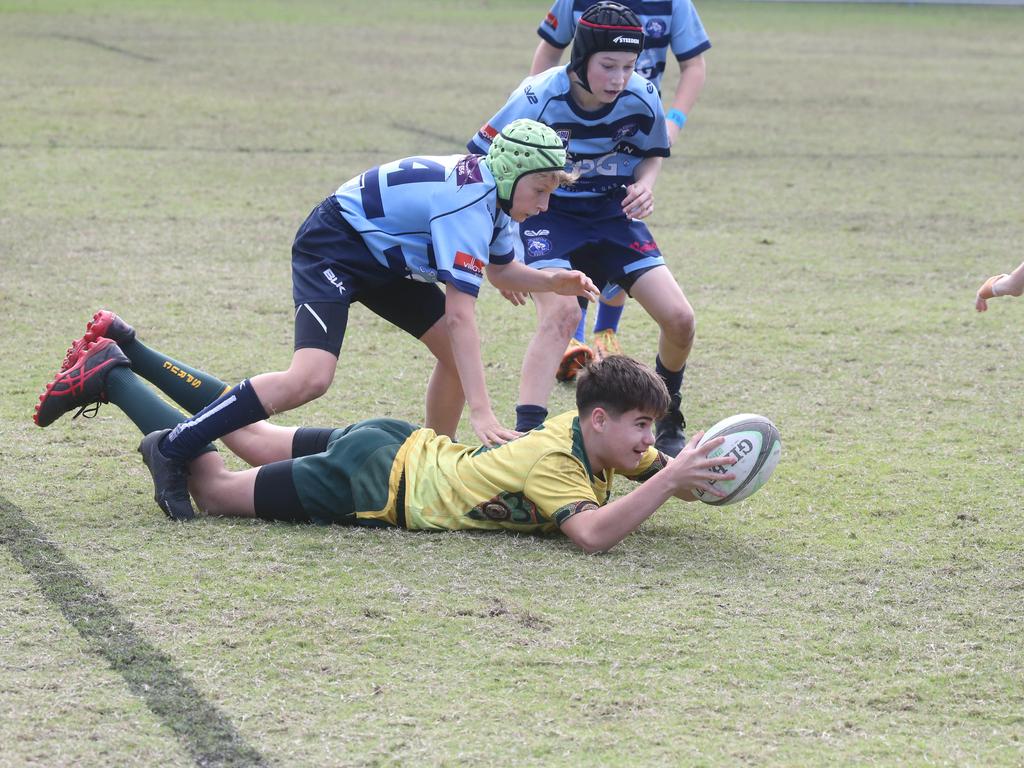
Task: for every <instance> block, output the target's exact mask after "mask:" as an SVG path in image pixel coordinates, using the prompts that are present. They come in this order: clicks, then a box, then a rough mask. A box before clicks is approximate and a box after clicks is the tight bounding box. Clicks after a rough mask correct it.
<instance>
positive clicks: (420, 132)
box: [391, 121, 468, 154]
mask: <svg viewBox="0 0 1024 768" xmlns="http://www.w3.org/2000/svg"><path fill="white" fill-rule="evenodd" d="M391 127H392V128H394V129H395V130H397V131H401V132H402V133H411V134H412V135H413V136H423V137H425V138H428V139H435V140H436V141H443V142H444V143H445V144H454V145H455V146H457V147H465V146H466V141H465V140H464V139H459V138H456V137H454V136H449V135H446V134H444V133H436V132H434V131H431V130H428V129H426V128H417V127H416V126H413V125H409V124H408V123H398V122H394V121H392V123H391ZM464 138H468V137H464ZM453 154H455V153H453Z"/></svg>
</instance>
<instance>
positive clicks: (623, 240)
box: [519, 190, 665, 291]
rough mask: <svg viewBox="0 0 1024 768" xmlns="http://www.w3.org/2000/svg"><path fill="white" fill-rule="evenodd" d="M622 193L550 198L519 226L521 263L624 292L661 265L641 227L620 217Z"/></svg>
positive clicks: (651, 240)
mask: <svg viewBox="0 0 1024 768" xmlns="http://www.w3.org/2000/svg"><path fill="white" fill-rule="evenodd" d="M625 194H626V193H625V190H622V191H621V192H618V193H616V194H614V195H608V196H604V197H600V198H580V199H576V198H565V197H558V196H556V195H552V196H551V203H550V207H549V208H548V210H547V211H545V212H544V213H540V214H538V215H536V216H531V217H530V218H528V219H527V220H526V221H524V222H523V223H522V224H520V225H519V236H520V238H521V239H522V242H523V257H524V258H523V260H524V261H525V263H526V265H527V266H530V267H534V268H535V269H545V268H551V267H554V268H559V269H578V270H580V271H581V272H584V273H585V274H586V275H587V277H589V278H590V279H591V280H593V281H594V283H595V284H597V285H599V286H604V285H606V284H608V283H615V284H617V285H620V286H622V287H623V288H624V289H625V290H626V291H629V289H630V288H631V287H632V285H633V283H634V282H636V279H637V278H638V277H640V275H642V274H643V273H644V272H647V271H649V270H651V269H653V268H654V267H658V266H661V265H662V264H664V263H665V259H664V258H663V257H662V255H661V251H660V250H659V249H658V244H657V243H656V242H655V241H654V236H653V235H652V234H651V231H650V230H649V229H648V228H647V225H646V224H644V223H643V222H642V221H638V220H636V219H631V218H629V217H628V216H626V215H625V214H624V213H623V212H622V199H623V198H624V197H625Z"/></svg>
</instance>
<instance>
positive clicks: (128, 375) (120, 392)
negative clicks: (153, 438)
mask: <svg viewBox="0 0 1024 768" xmlns="http://www.w3.org/2000/svg"><path fill="white" fill-rule="evenodd" d="M106 392H107V399H108V400H109V401H110V402H112V403H113V404H114V405H116V406H117V407H118V408H120V409H121V410H122V411H124V412H125V415H126V416H128V418H129V419H131V420H132V423H134V424H135V426H136V427H138V428H139V431H140V432H142V434H144V435H148V434H149V433H150V432H156V431H157V430H158V429H172V428H174V427H176V426H177V425H178V424H180V423H181V422H183V421H185V419H187V418H188V417H187V416H186V415H185V414H183V413H182V412H181V411H179V410H178V409H177V408H174V407H172V406H170V405H168V404H167V403H165V402H164V401H163V400H161V399H160V396H159V395H158V394H157V393H156V392H154V391H153V390H152V389H150V388H149V387H147V386H146V383H145V382H144V381H143V380H142V379H140V378H139V377H138V376H136V375H135V374H134V373H133V372H132V369H131V368H129V367H128V366H126V365H118V366H116V367H114V368H111V369H110V371H109V372H108V373H107V380H106ZM204 450H205V451H213V450H216V449H215V448H214V447H213V446H212V445H207V446H206V448H205V449H204Z"/></svg>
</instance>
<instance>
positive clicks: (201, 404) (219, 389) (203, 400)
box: [121, 339, 228, 423]
mask: <svg viewBox="0 0 1024 768" xmlns="http://www.w3.org/2000/svg"><path fill="white" fill-rule="evenodd" d="M121 350H122V351H123V352H124V353H125V354H126V355H128V359H129V360H131V361H132V370H133V371H135V373H137V374H138V375H139V376H141V377H142V378H144V379H146V381H149V382H151V383H152V384H153V385H154V386H155V387H156V388H157V389H159V390H160V391H161V392H163V393H164V394H165V395H167V396H168V397H169V398H171V400H173V401H174V402H176V403H177V404H178V405H180V406H181V407H182V408H184V409H185V410H186V411H188V412H189V413H198V412H199V411H201V410H203V408H205V407H206V406H208V405H209V404H210V403H212V402H213V401H214V400H216V399H217V398H218V397H220V396H221V395H222V394H224V390H226V389H227V388H228V385H227V384H225V383H224V382H223V381H221V380H220V379H218V378H217V377H216V376H211V375H210V374H209V373H206V371H200V370H198V369H196V368H192V367H191V366H188V365H185V364H184V363H182V362H180V361H178V360H175V359H174V358H171V357H168V356H167V355H165V354H163V353H162V352H158V351H156V350H155V349H150V348H149V347H147V346H146V345H145V344H143V343H142V342H141V341H139V340H138V339H136V340H135V341H133V342H130V343H128V344H125V345H124V346H122V347H121ZM183 420H184V419H182V421H183ZM175 423H177V422H175Z"/></svg>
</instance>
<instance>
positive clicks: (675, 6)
mask: <svg viewBox="0 0 1024 768" xmlns="http://www.w3.org/2000/svg"><path fill="white" fill-rule="evenodd" d="M594 2H595V0H555V3H554V5H552V6H551V10H550V11H549V12H548V15H547V17H545V19H544V21H542V22H541V25H540V27H539V28H538V29H537V34H538V35H540V36H541V37H542V38H543V39H544V40H545V41H547V42H548V43H550V44H551V45H553V46H555V47H556V48H565V47H566V46H567V45H569V44H570V43H571V42H572V36H573V34H574V33H575V31H576V24H578V23H579V20H580V16H582V15H583V12H584V11H585V10H587V8H589V7H590V6H591V5H593V4H594ZM619 2H621V3H622V4H623V5H625V6H628V7H629V8H630V9H631V10H632V11H633V12H634V13H635V14H636V15H637V16H639V17H640V23H641V25H643V28H644V49H643V51H641V53H640V55H639V56H638V57H637V59H636V71H637V72H638V73H639V74H640V75H643V76H644V77H646V78H647V79H648V80H650V81H651V82H652V83H654V87H655V88H657V89H658V90H659V91H660V90H661V76H662V75H663V74H665V59H666V58H667V57H668V49H669V46H671V47H672V53H673V54H674V55H675V57H676V60H677V61H686V60H687V59H692V58H693V57H694V56H698V55H700V54H702V53H703V52H704V51H706V50H707V49H708V48H710V47H711V41H710V40H708V36H707V33H706V32H705V31H704V25H703V24H702V23H701V20H700V16H698V15H697V9H696V8H694V7H693V3H691V2H690V0H619Z"/></svg>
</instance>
